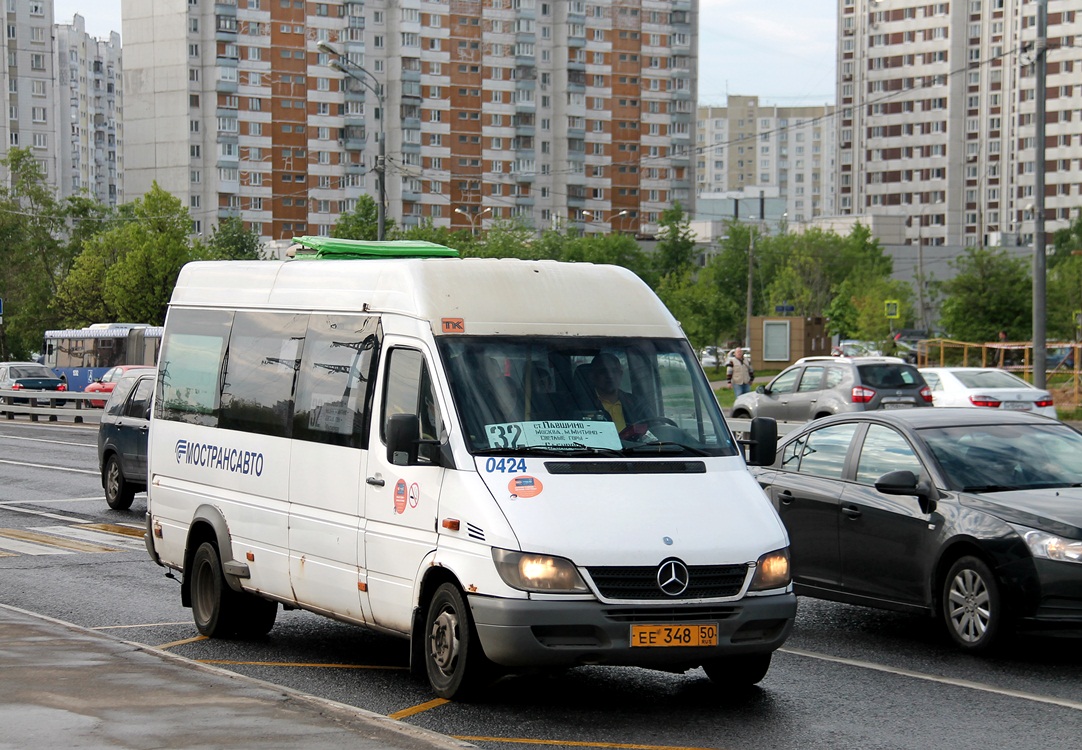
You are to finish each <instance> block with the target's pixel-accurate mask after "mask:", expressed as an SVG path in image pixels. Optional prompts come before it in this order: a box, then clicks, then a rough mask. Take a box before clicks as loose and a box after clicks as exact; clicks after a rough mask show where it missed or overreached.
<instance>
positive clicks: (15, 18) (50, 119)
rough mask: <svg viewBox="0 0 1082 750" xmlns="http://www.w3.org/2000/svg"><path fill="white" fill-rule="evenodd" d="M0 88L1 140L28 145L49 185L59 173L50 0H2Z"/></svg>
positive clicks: (21, 146)
mask: <svg viewBox="0 0 1082 750" xmlns="http://www.w3.org/2000/svg"><path fill="white" fill-rule="evenodd" d="M5 4H6V10H7V15H6V24H5V36H4V43H5V51H6V52H7V65H5V66H3V67H2V72H0V76H3V81H4V87H3V90H4V91H5V92H7V105H8V106H7V117H5V118H0V128H2V129H3V134H2V135H3V142H4V143H5V144H7V147H6V148H5V149H4V151H5V153H6V152H7V150H8V149H10V148H27V149H31V151H32V153H33V154H34V157H35V158H36V159H37V161H38V164H39V165H40V166H41V168H42V171H43V173H44V174H45V178H46V180H47V181H48V182H50V183H55V182H56V180H57V179H58V176H59V175H60V164H59V157H58V147H59V145H60V144H59V142H58V136H57V124H58V121H59V110H58V106H57V101H58V97H57V96H56V94H55V92H54V88H53V81H54V79H55V70H56V52H55V47H54V44H53V4H52V2H51V0H50V1H49V2H45V0H30V2H25V1H24V2H16V0H6V3H5Z"/></svg>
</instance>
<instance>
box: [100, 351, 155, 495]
mask: <svg viewBox="0 0 1082 750" xmlns="http://www.w3.org/2000/svg"><path fill="white" fill-rule="evenodd" d="M156 372H157V371H156V370H134V371H132V372H130V373H128V374H126V375H124V376H123V377H122V378H121V379H120V380H119V381H118V382H117V384H116V388H114V389H113V392H112V394H110V396H109V401H108V402H106V404H105V413H104V414H102V417H101V424H100V425H99V427H98V468H99V469H100V470H101V486H102V487H103V488H104V489H105V501H106V502H107V503H109V507H110V508H113V509H114V510H124V509H125V508H130V507H131V504H132V500H133V499H134V498H135V493H136V492H139V491H142V490H145V489H146V486H147V434H148V431H149V429H150V400H151V397H152V396H153V395H154V377H155V374H156Z"/></svg>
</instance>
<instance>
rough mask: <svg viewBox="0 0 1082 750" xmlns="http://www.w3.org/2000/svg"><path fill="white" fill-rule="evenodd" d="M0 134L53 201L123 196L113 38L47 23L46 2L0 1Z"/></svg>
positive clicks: (116, 41) (113, 200)
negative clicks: (0, 9)
mask: <svg viewBox="0 0 1082 750" xmlns="http://www.w3.org/2000/svg"><path fill="white" fill-rule="evenodd" d="M6 10H7V15H6V18H7V23H6V25H5V39H4V41H5V44H6V51H7V65H6V66H3V68H2V72H0V76H2V77H3V82H4V85H3V90H4V91H6V92H7V102H8V113H7V115H8V116H7V117H6V118H0V138H2V142H3V143H6V144H7V148H5V149H4V151H5V152H6V151H7V150H8V149H10V148H25V149H29V150H30V152H31V153H32V154H33V156H34V158H35V159H36V160H37V162H38V164H39V165H40V167H41V170H42V174H43V175H44V176H45V181H46V183H47V184H49V185H51V186H53V187H55V189H56V191H57V195H58V197H60V198H66V197H69V196H74V195H85V196H89V197H92V198H95V199H97V200H99V201H101V202H102V203H105V204H107V205H113V206H115V205H117V204H118V203H119V202H122V201H123V158H122V156H121V151H120V144H121V139H122V135H121V133H122V130H123V126H122V124H121V122H120V115H121V112H122V106H123V95H122V91H121V89H120V87H119V82H120V67H121V54H120V36H119V35H118V34H112V35H110V38H109V39H108V40H100V39H95V38H94V37H91V36H89V35H87V33H86V30H85V25H84V21H83V18H82V17H81V16H78V15H77V16H75V17H74V19H73V20H72V23H71V24H59V25H55V24H54V17H53V3H52V0H6Z"/></svg>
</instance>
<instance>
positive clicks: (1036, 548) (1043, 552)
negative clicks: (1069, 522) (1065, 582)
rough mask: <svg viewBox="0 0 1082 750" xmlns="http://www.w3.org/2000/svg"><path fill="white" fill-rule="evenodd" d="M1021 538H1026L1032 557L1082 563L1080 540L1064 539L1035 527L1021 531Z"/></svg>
mask: <svg viewBox="0 0 1082 750" xmlns="http://www.w3.org/2000/svg"><path fill="white" fill-rule="evenodd" d="M1022 538H1023V539H1025V540H1026V545H1028V546H1029V551H1030V552H1031V553H1033V556H1034V557H1043V558H1044V559H1046V560H1058V561H1060V562H1073V563H1082V542H1080V541H1077V540H1074V539H1064V538H1063V537H1058V536H1055V535H1054V534H1048V533H1046V532H1044V531H1037V530H1036V529H1030V530H1029V531H1026V532H1023V534H1022Z"/></svg>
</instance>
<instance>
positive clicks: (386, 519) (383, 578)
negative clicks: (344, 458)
mask: <svg viewBox="0 0 1082 750" xmlns="http://www.w3.org/2000/svg"><path fill="white" fill-rule="evenodd" d="M385 351H386V352H387V357H386V358H385V359H384V363H385V364H384V366H383V368H382V369H383V374H382V379H381V380H380V382H379V383H378V391H377V393H378V394H379V397H378V398H377V400H376V404H375V405H374V409H376V410H378V411H377V414H376V415H375V419H374V421H373V427H372V434H371V439H370V441H369V445H370V447H371V450H370V451H369V455H368V471H367V473H366V478H365V520H366V527H365V530H364V546H365V552H364V554H365V559H366V562H367V565H368V601H369V604H370V606H371V611H372V618H373V620H374V622H375V624H377V625H380V626H382V627H386V628H390V629H393V630H397V631H400V632H406V633H408V632H409V629H410V623H411V616H412V612H413V588H414V582H415V581H416V580H417V577H418V574H419V570H420V567H421V564H422V561H423V560H424V559H425V557H427V556H428V555H429V554H431V553H432V552H433V551H434V550H435V549H436V537H437V534H436V515H437V508H438V502H439V497H440V486H441V484H442V483H443V476H444V471H445V470H444V469H443V468H441V467H440V466H439V465H438V461H437V457H438V452H439V447H438V446H437V445H432V444H422V445H420V447H419V448H418V459H417V461H416V462H414V463H412V464H411V465H402V464H396V463H394V461H393V460H391V459H390V458H389V457H388V455H387V443H386V430H387V423H388V420H389V418H390V417H391V416H392V415H394V414H415V415H416V416H417V417H418V418H419V421H420V424H421V437H422V438H440V437H442V434H441V433H442V431H443V430H442V427H441V424H442V420H441V417H440V409H439V406H438V402H437V400H436V396H435V388H434V387H433V383H432V379H431V368H430V367H429V365H428V364H427V361H426V360H427V359H428V357H427V356H426V354H425V352H423V351H422V350H421V349H420V348H417V347H416V346H415V345H413V344H412V343H411V344H409V345H406V344H402V343H400V344H399V345H397V346H395V345H391V346H389V347H387V348H386V349H385Z"/></svg>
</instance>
